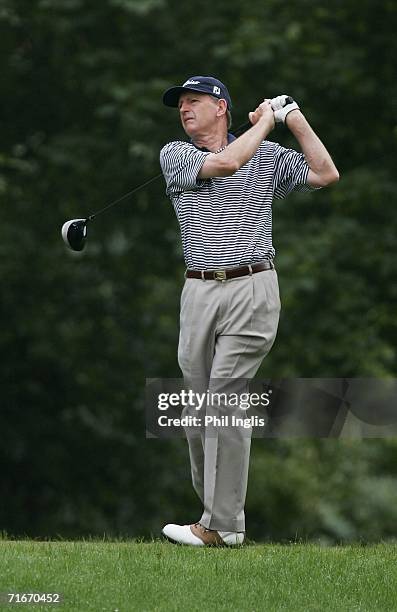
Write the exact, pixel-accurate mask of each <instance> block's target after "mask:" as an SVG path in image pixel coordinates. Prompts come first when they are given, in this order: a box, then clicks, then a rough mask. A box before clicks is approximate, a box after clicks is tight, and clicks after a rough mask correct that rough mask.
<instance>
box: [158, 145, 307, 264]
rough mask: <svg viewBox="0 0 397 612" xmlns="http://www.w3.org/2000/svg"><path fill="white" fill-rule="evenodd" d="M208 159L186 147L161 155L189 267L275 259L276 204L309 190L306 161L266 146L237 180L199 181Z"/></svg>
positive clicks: (288, 151)
mask: <svg viewBox="0 0 397 612" xmlns="http://www.w3.org/2000/svg"><path fill="white" fill-rule="evenodd" d="M207 155H209V153H208V152H203V151H200V150H199V149H197V148H196V147H195V146H194V145H192V144H191V143H187V142H181V141H178V142H171V143H169V144H167V145H165V146H164V147H163V148H162V150H161V152H160V163H161V167H162V170H163V174H164V177H165V180H166V183H167V191H166V193H167V195H168V196H169V197H170V198H171V201H172V203H173V206H174V208H175V212H176V215H177V217H178V221H179V225H180V228H181V236H182V245H183V253H184V257H185V262H186V265H187V267H188V268H193V269H196V270H208V269H214V268H215V269H216V268H227V267H232V266H238V265H242V264H253V263H256V262H258V261H263V260H264V259H273V258H274V256H275V250H274V248H273V244H272V201H273V198H284V197H285V196H287V195H288V194H289V193H290V192H291V191H292V190H293V189H296V188H300V189H302V188H303V189H310V187H309V186H308V185H307V184H306V180H307V175H308V172H309V167H308V165H307V163H306V160H305V158H304V155H303V154H302V153H298V152H297V151H294V150H292V149H285V148H284V147H281V146H280V145H279V144H277V143H274V142H270V141H266V140H265V141H263V142H262V143H261V145H260V147H259V148H258V150H257V152H256V153H255V155H254V156H253V157H252V159H251V160H250V161H249V162H248V163H247V164H245V165H244V166H243V167H242V168H240V170H238V171H237V172H236V173H235V174H233V175H232V176H227V177H215V178H211V179H197V175H198V173H199V172H200V169H201V166H202V165H203V163H204V160H205V157H206V156H207Z"/></svg>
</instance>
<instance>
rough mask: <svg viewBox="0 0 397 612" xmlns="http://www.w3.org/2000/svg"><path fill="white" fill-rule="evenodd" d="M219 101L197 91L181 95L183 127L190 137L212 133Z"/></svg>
mask: <svg viewBox="0 0 397 612" xmlns="http://www.w3.org/2000/svg"><path fill="white" fill-rule="evenodd" d="M218 107H219V101H218V100H217V99H216V98H214V97H213V96H210V95H209V94H203V93H200V92H196V91H187V92H186V93H183V94H181V96H180V98H179V103H178V108H179V114H180V117H181V122H182V127H183V129H184V130H185V132H186V134H187V135H188V136H190V137H194V136H196V137H197V136H198V135H200V134H205V133H207V132H209V131H211V129H212V127H213V126H214V125H215V124H216V121H217V112H218Z"/></svg>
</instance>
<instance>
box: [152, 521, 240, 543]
mask: <svg viewBox="0 0 397 612" xmlns="http://www.w3.org/2000/svg"><path fill="white" fill-rule="evenodd" d="M162 533H163V535H164V536H165V537H166V538H167V539H168V540H171V541H172V542H176V543H178V544H188V545H190V546H236V545H238V544H242V543H243V542H244V532H234V531H213V530H212V529H206V528H205V527H203V526H202V525H200V523H194V524H193V525H175V524H173V523H169V524H168V525H166V526H165V527H164V528H163V531H162Z"/></svg>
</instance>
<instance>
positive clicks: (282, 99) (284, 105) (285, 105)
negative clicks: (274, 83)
mask: <svg viewBox="0 0 397 612" xmlns="http://www.w3.org/2000/svg"><path fill="white" fill-rule="evenodd" d="M270 105H271V107H272V109H273V111H274V120H275V122H276V123H285V118H286V116H287V115H288V113H290V112H291V111H293V110H296V109H298V110H299V106H298V105H297V103H296V102H295V100H293V99H292V98H291V96H286V95H285V94H283V95H282V96H277V97H276V98H272V99H271V100H270Z"/></svg>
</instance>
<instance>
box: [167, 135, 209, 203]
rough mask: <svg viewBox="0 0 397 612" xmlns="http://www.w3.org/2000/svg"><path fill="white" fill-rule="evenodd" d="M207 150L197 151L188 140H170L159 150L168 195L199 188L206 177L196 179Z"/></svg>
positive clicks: (207, 153)
mask: <svg viewBox="0 0 397 612" xmlns="http://www.w3.org/2000/svg"><path fill="white" fill-rule="evenodd" d="M207 155H209V152H205V151H199V150H198V149H196V147H195V146H193V145H192V144H190V143H188V142H170V143H169V144H167V145H165V146H164V147H163V148H162V149H161V151H160V165H161V169H162V171H163V175H164V178H165V182H166V184H167V189H166V193H167V195H168V196H175V195H178V194H180V193H181V192H183V191H189V190H192V189H199V188H200V187H201V186H202V185H203V184H204V183H205V180H206V179H198V178H197V175H198V173H199V172H200V170H201V166H202V165H203V163H204V160H205V158H206V157H207Z"/></svg>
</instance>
